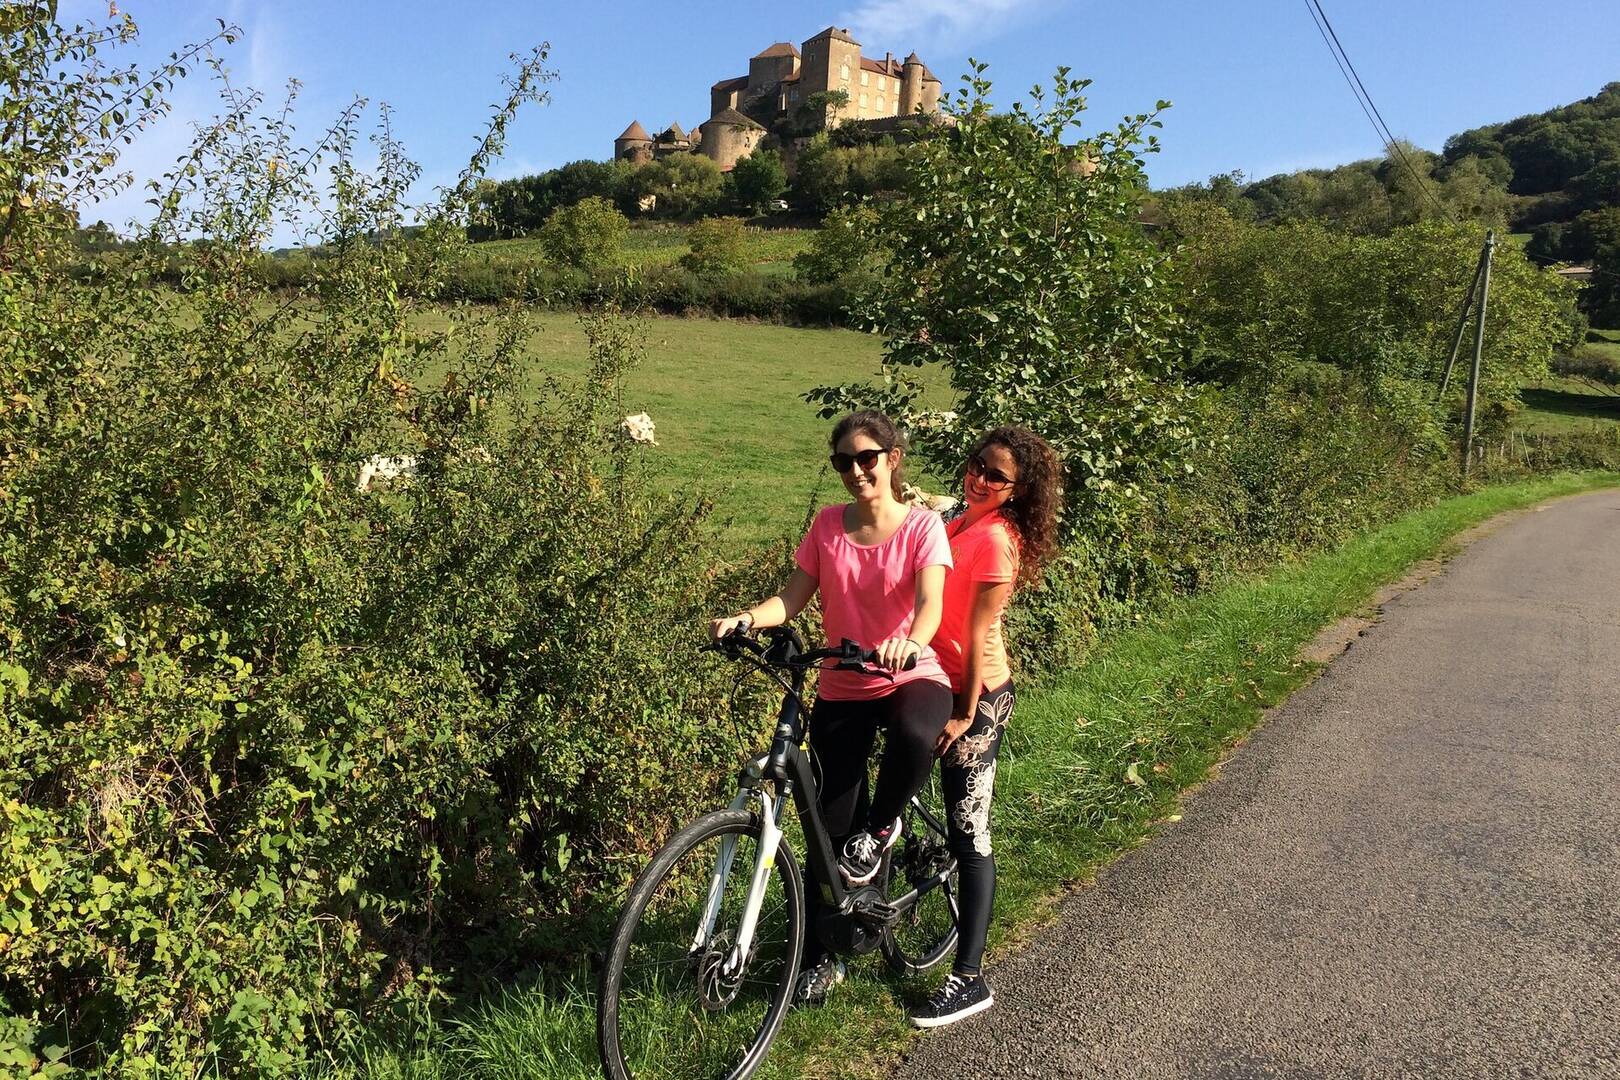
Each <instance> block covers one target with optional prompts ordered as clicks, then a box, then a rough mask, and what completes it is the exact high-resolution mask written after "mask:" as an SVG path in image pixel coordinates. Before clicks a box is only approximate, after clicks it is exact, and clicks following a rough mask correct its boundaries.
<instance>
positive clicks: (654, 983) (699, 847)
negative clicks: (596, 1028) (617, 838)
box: [603, 812, 802, 1080]
mask: <svg viewBox="0 0 1620 1080" xmlns="http://www.w3.org/2000/svg"><path fill="white" fill-rule="evenodd" d="M711 818H714V819H715V820H716V822H717V824H716V826H715V827H714V828H713V829H711V830H709V831H708V832H706V833H705V832H704V831H703V830H702V829H701V828H699V825H701V824H702V822H700V823H699V825H694V826H692V827H689V828H688V829H686V830H682V832H681V833H680V834H678V835H677V837H676V838H675V839H674V840H671V842H670V847H669V848H666V850H665V852H661V853H660V855H659V856H657V857H656V858H655V860H654V863H653V866H654V867H658V868H660V869H661V871H662V872H661V874H660V876H659V877H658V880H657V882H656V884H653V885H647V884H646V883H644V882H638V883H637V885H636V886H635V887H634V888H632V890H631V897H632V899H631V901H630V904H631V909H630V910H627V912H626V914H625V916H624V922H623V923H621V926H620V927H619V928H618V929H616V931H615V936H614V943H615V944H614V949H613V952H612V955H611V956H610V959H609V969H608V970H607V971H606V972H605V973H604V978H603V984H604V988H605V995H604V996H608V995H611V996H612V997H613V999H614V1001H613V1004H614V1005H615V1006H616V1008H615V1013H616V1016H617V1021H618V1022H617V1024H616V1025H615V1026H613V1029H612V1030H611V1031H607V1030H604V1032H603V1040H604V1060H605V1061H607V1062H608V1064H609V1073H610V1075H612V1076H614V1077H625V1076H629V1077H642V1076H653V1075H657V1076H670V1075H676V1076H693V1077H714V1078H717V1080H718V1078H724V1077H728V1076H730V1075H732V1074H733V1073H735V1072H736V1071H737V1069H738V1068H739V1067H740V1066H741V1065H742V1064H743V1063H744V1062H745V1061H748V1060H750V1055H751V1054H753V1053H754V1052H755V1050H756V1047H757V1044H759V1043H760V1041H761V1039H762V1038H765V1039H768V1038H769V1037H770V1036H771V1035H773V1034H774V1033H775V1030H776V1027H777V1025H778V1024H779V1022H780V1017H781V1015H782V1013H783V1012H785V1010H786V1007H787V1003H788V994H789V992H790V990H791V988H790V987H788V986H786V985H784V983H785V980H786V975H787V972H788V969H789V968H790V967H791V965H792V961H793V959H794V956H795V953H796V951H797V949H798V945H799V938H800V936H801V935H802V928H801V924H802V897H801V895H800V893H799V892H798V888H799V886H798V876H797V866H796V864H795V863H794V862H793V861H792V860H791V858H788V857H783V856H779V857H778V859H777V860H776V872H775V873H773V874H771V875H770V876H769V878H768V879H767V883H766V887H767V890H768V891H767V893H766V895H765V898H764V901H765V902H764V903H763V905H762V906H761V908H760V914H759V918H758V922H757V925H756V929H755V933H754V940H753V941H752V942H751V943H750V948H749V955H748V961H747V963H746V965H745V966H744V967H743V969H742V970H741V971H737V972H730V973H728V972H727V970H726V961H727V959H729V958H730V957H732V956H733V955H735V946H736V941H737V930H738V927H739V925H740V923H741V919H742V915H743V912H744V910H745V908H746V903H747V899H748V896H747V893H748V890H749V888H750V885H751V883H752V873H751V872H749V870H746V869H744V868H752V867H753V866H754V865H755V864H756V862H757V855H758V836H757V832H756V831H755V830H756V829H757V826H755V825H754V824H752V822H751V819H749V818H748V817H747V816H746V815H743V814H739V813H731V812H721V813H719V814H716V815H711ZM722 819H730V820H729V821H722ZM704 820H705V821H707V820H708V819H704ZM694 830H696V832H694ZM726 839H731V840H734V841H735V843H736V851H735V857H734V861H733V863H732V867H731V872H730V873H729V874H728V875H727V877H726V879H725V881H724V882H723V883H722V888H721V890H720V893H719V904H718V911H717V914H716V918H715V920H714V923H713V931H712V934H711V935H710V937H709V939H708V942H707V944H706V946H705V947H704V948H702V949H699V950H696V951H693V950H692V942H693V939H694V937H695V936H696V933H697V928H698V927H699V926H700V925H701V924H702V920H703V915H704V911H705V907H706V904H707V902H708V899H709V896H710V887H711V883H712V881H713V874H714V867H715V865H716V862H715V860H716V856H717V855H718V853H719V851H720V845H721V843H722V841H724V840H726ZM678 844H685V845H687V846H686V847H685V849H684V850H681V851H679V852H678V853H676V854H671V851H672V849H674V848H675V847H676V846H677V845H678ZM652 872H653V871H652V869H651V868H650V869H649V871H648V873H652ZM638 905H639V906H638ZM615 963H617V965H618V966H617V967H616V968H615V967H614V966H613V965H614V964H615ZM621 1059H622V1060H621Z"/></svg>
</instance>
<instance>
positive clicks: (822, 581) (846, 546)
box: [795, 504, 951, 701]
mask: <svg viewBox="0 0 1620 1080" xmlns="http://www.w3.org/2000/svg"><path fill="white" fill-rule="evenodd" d="M795 558H797V560H798V563H799V568H800V569H801V570H803V571H804V572H805V573H807V574H809V575H810V576H811V577H813V578H815V579H816V581H817V583H818V584H819V586H820V589H821V625H822V629H823V630H824V631H825V632H826V635H827V642H828V644H831V645H836V644H838V642H840V641H842V640H843V639H844V638H849V639H850V640H851V641H857V642H859V643H860V646H861V648H863V649H875V648H877V646H878V643H879V642H880V641H883V640H885V639H886V638H892V637H905V636H907V635H908V634H910V633H911V619H912V615H913V614H914V612H915V609H916V606H917V572H918V571H919V570H921V569H922V568H923V567H925V566H944V567H949V566H950V565H951V544H950V541H949V540H947V539H946V537H945V525H944V523H943V522H942V521H940V519H939V515H938V514H936V513H934V512H933V511H931V510H922V509H919V508H917V507H913V508H912V509H911V512H910V513H909V514H907V515H906V520H905V521H903V522H901V524H900V527H899V528H898V529H896V530H895V531H894V535H893V536H891V537H889V538H888V539H887V540H885V541H883V543H881V544H873V545H872V546H871V547H863V546H861V545H860V544H856V543H854V542H853V541H851V540H850V538H849V536H848V535H846V534H845V532H844V507H843V505H841V504H840V505H838V506H829V507H826V508H825V509H823V510H822V511H821V513H819V514H817V515H816V520H815V524H813V525H811V526H810V531H809V532H808V533H806V534H805V537H804V540H803V541H802V542H801V543H800V544H799V550H798V552H797V554H796V555H795ZM916 679H927V680H930V681H932V682H937V683H939V684H940V685H942V686H949V685H950V680H948V679H947V678H946V677H945V672H944V671H943V670H942V669H941V668H940V666H939V660H938V658H936V657H935V656H934V650H933V649H931V648H925V649H923V651H922V655H921V656H919V657H918V658H917V666H916V667H914V668H912V669H911V670H910V671H897V672H895V673H894V681H893V682H890V681H889V680H888V679H886V678H884V677H882V676H881V675H862V674H861V673H860V672H858V671H838V670H836V669H834V668H831V667H828V668H824V669H823V670H822V673H821V686H820V688H819V689H818V690H817V691H816V693H817V696H819V697H824V698H826V699H827V700H828V701H865V700H870V699H872V698H880V697H882V696H883V695H885V694H887V693H889V692H890V691H891V690H893V689H894V688H895V687H897V686H900V685H902V684H904V683H908V682H912V681H913V680H916Z"/></svg>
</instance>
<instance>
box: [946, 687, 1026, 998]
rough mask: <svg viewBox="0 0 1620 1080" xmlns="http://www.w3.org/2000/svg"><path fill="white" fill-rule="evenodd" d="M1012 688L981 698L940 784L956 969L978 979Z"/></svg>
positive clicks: (992, 890) (992, 884)
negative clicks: (993, 813)
mask: <svg viewBox="0 0 1620 1080" xmlns="http://www.w3.org/2000/svg"><path fill="white" fill-rule="evenodd" d="M1013 698H1014V694H1013V684H1012V680H1010V679H1009V680H1008V681H1007V682H1005V683H1003V684H1002V685H1001V686H998V687H997V688H996V689H994V690H991V691H989V692H987V693H986V694H984V695H983V696H982V697H980V698H979V705H978V708H977V709H975V710H974V711H973V723H972V724H971V725H970V726H969V727H968V729H967V731H965V732H963V733H962V736H961V737H960V738H959V739H957V740H956V741H955V742H954V743H952V744H951V748H950V749H949V750H947V751H945V757H944V758H943V759H942V760H941V761H940V785H941V787H943V788H944V791H945V817H946V824H947V825H948V826H949V831H950V838H951V839H950V843H951V853H952V854H954V855H955V856H956V864H957V866H958V867H959V868H960V874H961V877H960V881H961V887H960V892H961V896H960V906H961V916H960V919H959V931H960V934H961V937H960V939H959V940H958V942H957V945H956V963H955V965H954V970H955V971H956V973H957V974H958V975H977V974H978V973H979V964H980V962H981V961H982V960H983V959H984V939H985V937H986V935H988V934H989V932H990V909H991V908H992V907H993V906H994V904H995V898H996V857H995V855H993V854H992V853H991V851H990V801H991V798H992V796H993V795H994V794H995V786H996V752H997V751H998V750H1000V749H1001V735H1002V733H1003V732H1004V731H1006V730H1007V723H1008V721H1010V720H1011V719H1012V713H1013Z"/></svg>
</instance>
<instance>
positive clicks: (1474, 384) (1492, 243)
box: [1462, 229, 1496, 483]
mask: <svg viewBox="0 0 1620 1080" xmlns="http://www.w3.org/2000/svg"><path fill="white" fill-rule="evenodd" d="M1495 252H1496V230H1494V229H1492V230H1491V231H1490V232H1488V233H1486V234H1485V250H1484V252H1482V253H1481V255H1480V270H1479V316H1478V321H1477V322H1475V323H1474V364H1473V367H1471V368H1470V369H1469V371H1468V406H1467V411H1465V412H1464V413H1463V453H1462V478H1463V481H1464V482H1465V483H1466V482H1467V480H1468V467H1469V463H1470V455H1469V451H1470V450H1472V449H1473V447H1474V405H1475V402H1476V401H1477V400H1478V397H1479V363H1480V356H1481V354H1482V353H1483V352H1484V351H1485V309H1486V307H1487V305H1488V304H1489V303H1490V299H1491V257H1492V255H1494V254H1495Z"/></svg>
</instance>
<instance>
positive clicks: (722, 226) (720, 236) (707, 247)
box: [680, 217, 748, 277]
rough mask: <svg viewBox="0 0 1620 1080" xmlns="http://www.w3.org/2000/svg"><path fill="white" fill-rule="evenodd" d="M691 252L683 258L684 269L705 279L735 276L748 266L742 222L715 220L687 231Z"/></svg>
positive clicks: (687, 240)
mask: <svg viewBox="0 0 1620 1080" xmlns="http://www.w3.org/2000/svg"><path fill="white" fill-rule="evenodd" d="M686 243H687V245H688V246H689V247H690V248H691V250H690V251H688V252H687V253H686V254H685V255H682V256H681V259H680V262H681V266H682V267H684V268H685V269H687V270H690V271H691V272H692V273H694V274H698V275H701V276H703V277H721V276H723V275H726V274H735V273H738V272H739V271H741V270H742V269H743V267H745V266H747V265H748V247H747V235H746V232H745V226H744V225H743V223H742V219H741V218H734V217H712V218H704V219H703V220H702V221H699V222H697V223H695V224H694V225H693V226H692V227H691V229H689V230H688V231H687V234H686Z"/></svg>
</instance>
